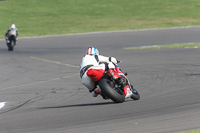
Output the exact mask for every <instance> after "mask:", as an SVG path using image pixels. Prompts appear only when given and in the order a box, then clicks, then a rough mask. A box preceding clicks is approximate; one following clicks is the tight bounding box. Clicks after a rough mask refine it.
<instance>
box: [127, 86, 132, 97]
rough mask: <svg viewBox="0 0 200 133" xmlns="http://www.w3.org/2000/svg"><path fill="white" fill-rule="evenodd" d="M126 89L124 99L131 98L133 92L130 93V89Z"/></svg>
mask: <svg viewBox="0 0 200 133" xmlns="http://www.w3.org/2000/svg"><path fill="white" fill-rule="evenodd" d="M125 89H126V91H125V92H126V96H125V98H130V97H131V96H132V94H133V92H132V91H131V89H130V88H125Z"/></svg>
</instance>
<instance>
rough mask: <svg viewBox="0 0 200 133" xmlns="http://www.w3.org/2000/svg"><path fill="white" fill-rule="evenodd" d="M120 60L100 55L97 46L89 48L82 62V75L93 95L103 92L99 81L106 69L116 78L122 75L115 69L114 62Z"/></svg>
mask: <svg viewBox="0 0 200 133" xmlns="http://www.w3.org/2000/svg"><path fill="white" fill-rule="evenodd" d="M119 62H120V61H118V60H117V59H116V58H114V57H106V56H103V55H99V51H98V49H97V48H94V47H89V48H88V50H87V53H86V55H84V56H83V58H82V62H81V64H80V76H81V80H82V83H83V84H84V85H85V86H86V87H87V88H88V89H89V92H91V93H92V96H93V97H96V96H97V95H98V94H101V91H100V89H99V88H97V83H98V81H99V80H100V79H101V78H102V76H103V74H104V72H105V71H108V72H109V73H110V74H111V75H112V76H113V78H114V79H115V80H118V79H119V78H120V77H121V76H120V75H119V74H118V73H117V71H116V70H115V65H114V64H113V63H115V64H117V63H119Z"/></svg>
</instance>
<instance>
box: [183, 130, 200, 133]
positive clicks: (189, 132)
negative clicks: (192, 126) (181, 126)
mask: <svg viewBox="0 0 200 133" xmlns="http://www.w3.org/2000/svg"><path fill="white" fill-rule="evenodd" d="M180 133H200V130H194V131H187V132H180Z"/></svg>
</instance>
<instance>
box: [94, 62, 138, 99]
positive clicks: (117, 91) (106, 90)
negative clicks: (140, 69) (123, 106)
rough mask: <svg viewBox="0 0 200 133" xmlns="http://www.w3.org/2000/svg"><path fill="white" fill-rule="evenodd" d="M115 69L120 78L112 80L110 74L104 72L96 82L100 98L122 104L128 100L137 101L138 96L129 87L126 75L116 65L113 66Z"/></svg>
mask: <svg viewBox="0 0 200 133" xmlns="http://www.w3.org/2000/svg"><path fill="white" fill-rule="evenodd" d="M115 69H116V71H117V73H118V74H120V75H121V78H119V79H118V80H114V79H113V77H112V76H111V74H110V73H108V72H105V73H104V75H103V77H102V78H101V79H100V80H99V82H98V86H99V88H100V89H101V95H102V97H103V98H104V99H111V100H112V101H114V102H115V103H122V102H124V101H125V99H128V98H131V99H133V100H139V99H140V94H139V93H138V91H137V90H136V89H135V88H134V87H133V85H131V83H130V81H129V80H128V77H127V73H124V72H123V71H122V70H121V68H120V67H119V66H118V65H117V64H115Z"/></svg>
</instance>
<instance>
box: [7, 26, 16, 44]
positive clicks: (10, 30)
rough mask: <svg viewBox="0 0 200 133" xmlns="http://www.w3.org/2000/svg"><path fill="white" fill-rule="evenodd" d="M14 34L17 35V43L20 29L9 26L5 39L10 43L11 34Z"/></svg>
mask: <svg viewBox="0 0 200 133" xmlns="http://www.w3.org/2000/svg"><path fill="white" fill-rule="evenodd" d="M11 35H14V36H15V45H16V40H17V36H18V30H17V28H9V29H8V31H7V32H6V33H5V39H6V42H7V43H9V36H11Z"/></svg>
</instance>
